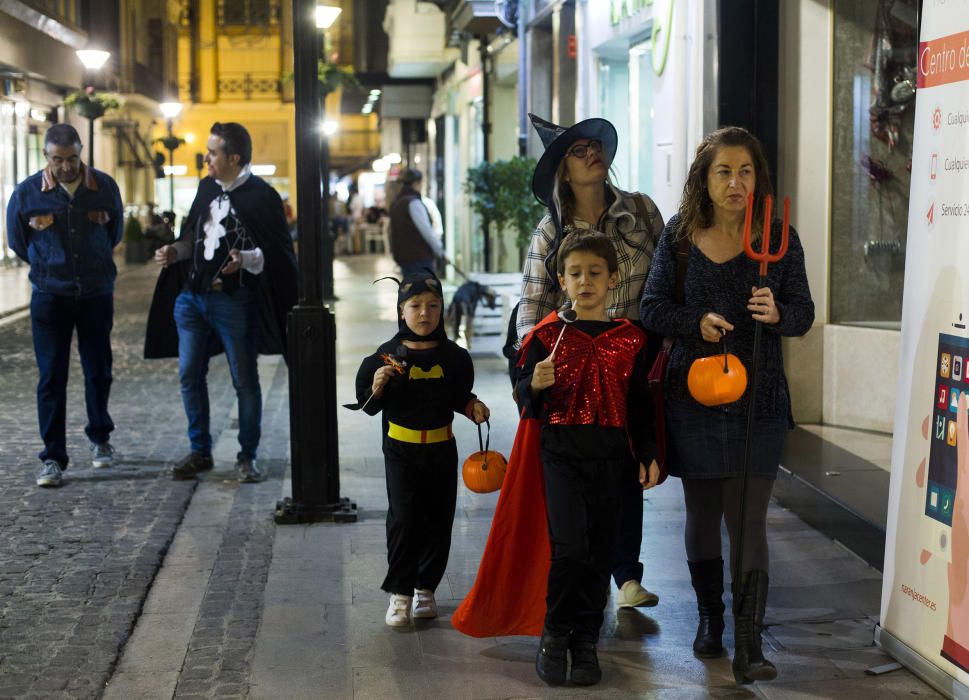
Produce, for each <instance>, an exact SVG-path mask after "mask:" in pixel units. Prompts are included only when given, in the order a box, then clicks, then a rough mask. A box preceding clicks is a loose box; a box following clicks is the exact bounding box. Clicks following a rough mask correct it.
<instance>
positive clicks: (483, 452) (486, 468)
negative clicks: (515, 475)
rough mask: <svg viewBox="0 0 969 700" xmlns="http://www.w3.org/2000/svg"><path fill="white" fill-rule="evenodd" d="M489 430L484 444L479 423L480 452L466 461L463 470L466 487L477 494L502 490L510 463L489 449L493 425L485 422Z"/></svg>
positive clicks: (498, 453) (462, 474)
mask: <svg viewBox="0 0 969 700" xmlns="http://www.w3.org/2000/svg"><path fill="white" fill-rule="evenodd" d="M485 425H486V426H487V428H488V436H487V437H486V438H485V440H484V443H483V444H482V440H481V424H480V423H478V447H480V448H481V449H480V450H479V451H478V452H474V453H473V454H471V455H470V456H469V457H468V458H467V459H466V460H464V466H463V467H462V468H461V476H462V477H464V485H465V486H467V487H468V489H470V490H471V491H474V492H475V493H491V492H492V491H497V490H498V489H500V488H501V482H502V481H504V479H505V469H506V468H507V467H508V462H507V461H506V460H505V458H504V457H503V456H502V454H501V453H500V452H495V451H493V450H489V449H488V443H489V442H490V440H491V424H490V423H489V422H488V421H485Z"/></svg>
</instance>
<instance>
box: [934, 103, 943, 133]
mask: <svg viewBox="0 0 969 700" xmlns="http://www.w3.org/2000/svg"><path fill="white" fill-rule="evenodd" d="M940 126H942V110H941V109H939V108H938V107H936V108H935V111H934V112H932V128H933V129H938V128H939V127H940Z"/></svg>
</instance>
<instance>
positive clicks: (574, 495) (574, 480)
mask: <svg viewBox="0 0 969 700" xmlns="http://www.w3.org/2000/svg"><path fill="white" fill-rule="evenodd" d="M542 462H543V471H544V474H545V503H546V506H547V508H548V534H549V540H550V541H551V545H552V566H551V569H550V570H549V573H548V592H547V595H546V599H545V602H546V604H547V606H548V609H547V612H546V613H545V629H546V630H547V631H548V633H549V634H552V635H554V636H565V635H568V634H572V635H573V637H575V638H578V639H583V640H588V641H593V642H595V641H598V639H599V627H601V626H602V611H603V609H604V608H605V606H606V591H607V588H608V586H609V571H610V569H611V568H612V559H613V552H614V548H615V543H616V531H617V528H618V527H619V510H620V495H619V494H620V489H621V488H623V486H624V485H626V483H625V482H624V480H623V475H624V474H625V473H626V472H628V471H629V470H630V469H631V466H630V463H629V461H628V460H617V461H596V462H593V461H576V462H564V461H561V460H559V459H556V458H554V457H551V456H550V455H547V454H543V455H542Z"/></svg>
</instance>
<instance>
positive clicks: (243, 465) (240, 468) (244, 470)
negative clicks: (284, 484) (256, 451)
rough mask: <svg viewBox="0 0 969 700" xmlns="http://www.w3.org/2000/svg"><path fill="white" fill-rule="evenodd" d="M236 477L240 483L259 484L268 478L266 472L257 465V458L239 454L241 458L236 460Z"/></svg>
mask: <svg viewBox="0 0 969 700" xmlns="http://www.w3.org/2000/svg"><path fill="white" fill-rule="evenodd" d="M236 477H237V478H238V479H239V483H240V484H258V483H259V482H260V481H262V480H263V479H265V478H266V476H265V474H263V473H262V472H261V471H259V467H257V466H256V460H254V459H253V458H252V457H243V456H242V455H239V459H238V460H237V461H236Z"/></svg>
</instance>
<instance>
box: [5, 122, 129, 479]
mask: <svg viewBox="0 0 969 700" xmlns="http://www.w3.org/2000/svg"><path fill="white" fill-rule="evenodd" d="M81 148H82V146H81V139H80V137H79V136H78V133H77V130H75V129H74V127H72V126H71V125H69V124H55V125H54V126H52V127H51V128H50V129H49V130H48V131H47V134H46V136H45V137H44V155H45V157H46V158H47V167H46V168H44V169H43V170H42V171H40V172H39V173H36V174H35V175H32V176H31V177H29V178H27V179H26V180H24V181H23V182H22V183H20V185H19V186H18V187H17V189H16V190H14V193H13V196H12V197H11V199H10V204H9V205H8V207H7V231H8V232H9V239H10V247H11V248H13V251H14V252H15V253H16V254H17V255H18V256H19V257H20V258H22V259H23V260H25V261H26V262H27V263H29V264H30V282H31V285H32V287H33V294H32V296H31V299H30V318H31V324H32V327H33V337H34V354H35V355H36V357H37V369H38V371H39V374H40V380H39V382H38V384H37V414H38V418H39V421H40V436H41V439H43V441H44V449H43V450H42V451H41V453H40V455H39V456H40V460H41V462H43V466H42V468H41V470H40V473H39V474H38V475H37V485H38V486H60V485H61V482H62V480H63V476H62V473H63V471H64V469H66V468H67V462H68V457H67V440H66V437H65V419H66V413H67V372H68V367H69V366H70V359H71V338H72V336H73V335H74V329H75V328H76V329H77V349H78V352H79V353H80V355H81V367H82V368H83V370H84V401H85V404H86V406H87V416H88V423H87V426H86V427H85V429H84V431H85V433H87V436H88V439H89V440H90V441H91V453H92V462H93V465H94V466H95V467H110V466H111V465H112V462H113V454H114V449H113V448H112V447H111V443H110V442H109V437H110V435H111V431H112V430H114V423H113V422H112V421H111V416H110V415H109V414H108V395H109V393H110V391H111V326H112V323H113V317H114V278H115V276H116V275H117V270H116V269H115V266H114V261H113V260H112V258H111V251H112V249H113V248H114V247H115V246H116V245H118V243H119V242H120V241H121V231H122V221H123V214H124V212H123V209H122V205H121V194H120V193H119V192H118V185H117V184H115V182H114V180H112V179H111V178H110V177H109V176H108V175H105V174H104V173H102V172H99V171H97V170H94V169H92V168H89V167H87V166H86V165H84V164H83V163H82V162H81Z"/></svg>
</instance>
